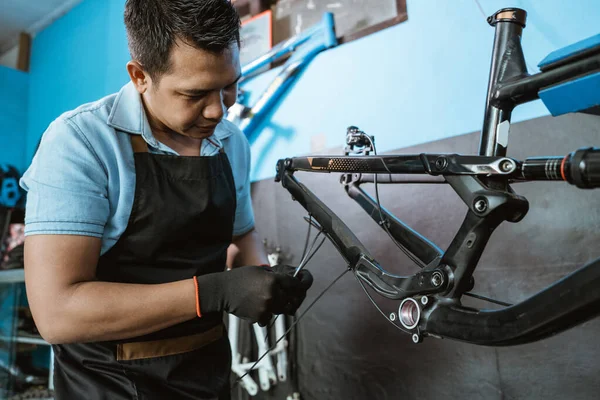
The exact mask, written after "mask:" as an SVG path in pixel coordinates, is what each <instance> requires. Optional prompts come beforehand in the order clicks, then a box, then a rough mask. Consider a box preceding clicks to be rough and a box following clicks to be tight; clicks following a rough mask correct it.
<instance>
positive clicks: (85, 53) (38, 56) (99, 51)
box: [25, 0, 129, 162]
mask: <svg viewBox="0 0 600 400" xmlns="http://www.w3.org/2000/svg"><path fill="white" fill-rule="evenodd" d="M124 4H125V1H124V0H84V1H83V2H82V3H80V4H79V5H77V6H76V7H75V8H73V9H72V10H71V11H70V12H69V13H67V14H66V15H65V16H64V17H62V18H60V19H59V20H58V21H56V22H55V23H53V24H52V25H51V26H49V27H48V28H46V29H45V30H44V31H43V32H41V33H40V34H38V35H37V36H36V38H35V39H34V41H33V45H32V52H31V67H30V82H31V86H30V90H29V110H30V111H31V112H30V113H29V118H28V122H29V124H28V131H27V143H26V153H25V154H26V159H27V161H28V162H29V161H31V157H32V156H33V153H34V151H35V149H36V147H37V144H38V141H39V139H40V137H41V135H42V133H43V132H44V130H46V128H47V127H48V124H49V123H50V122H52V120H54V119H55V118H56V117H57V116H59V115H60V114H62V113H63V112H65V111H68V110H71V109H73V108H75V107H77V106H79V105H81V104H83V103H87V102H90V101H94V100H97V99H99V98H101V97H103V96H105V95H107V94H110V93H112V92H114V91H117V90H118V89H119V88H120V86H121V85H122V84H123V83H124V82H126V81H127V77H126V71H125V63H126V62H127V61H128V60H129V54H128V53H127V52H126V50H127V42H126V38H125V28H124V25H123V22H122V20H123V6H124ZM113 6H116V7H113ZM114 9H118V13H113V12H112V11H113V10H114ZM119 29H122V34H121V32H120V31H119ZM123 50H125V53H123ZM117 57H118V58H119V61H118V62H115V59H116V58H117ZM117 63H118V64H119V65H120V66H121V70H122V74H121V75H120V76H122V77H123V78H122V79H120V81H119V84H116V83H115V82H116V81H117V79H116V78H115V76H116V75H118V74H115V73H114V72H115V67H114V66H115V65H116V64H117Z"/></svg>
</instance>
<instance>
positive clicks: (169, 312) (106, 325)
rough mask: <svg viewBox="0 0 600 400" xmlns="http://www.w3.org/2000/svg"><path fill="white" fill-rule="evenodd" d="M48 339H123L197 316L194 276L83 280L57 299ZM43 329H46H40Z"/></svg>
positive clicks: (58, 340) (82, 340)
mask: <svg viewBox="0 0 600 400" xmlns="http://www.w3.org/2000/svg"><path fill="white" fill-rule="evenodd" d="M57 300H59V303H58V304H60V307H56V308H55V309H54V312H53V313H52V315H48V316H46V317H48V318H52V319H53V322H52V321H46V326H47V325H48V324H49V323H50V324H52V326H53V328H52V329H51V332H50V334H49V335H48V336H49V337H47V338H46V339H47V340H49V341H52V342H58V343H69V342H95V341H105V340H119V339H125V338H130V337H135V336H139V335H144V334H147V333H151V332H154V331H157V330H160V329H163V328H166V327H169V326H171V325H175V324H177V323H180V322H184V321H187V320H190V319H192V318H195V317H196V295H195V288H194V282H193V280H192V279H188V280H184V281H178V282H172V283H165V284H159V285H137V284H125V283H111V282H98V281H90V282H81V283H78V284H74V285H72V286H71V287H70V288H69V290H67V291H66V292H64V293H63V294H62V295H61V296H60V298H59V299H57ZM42 333H43V332H42Z"/></svg>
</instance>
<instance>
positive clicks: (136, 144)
mask: <svg viewBox="0 0 600 400" xmlns="http://www.w3.org/2000/svg"><path fill="white" fill-rule="evenodd" d="M131 147H132V148H133V152H134V153H147V152H148V144H147V143H146V141H145V140H144V138H143V137H142V135H131Z"/></svg>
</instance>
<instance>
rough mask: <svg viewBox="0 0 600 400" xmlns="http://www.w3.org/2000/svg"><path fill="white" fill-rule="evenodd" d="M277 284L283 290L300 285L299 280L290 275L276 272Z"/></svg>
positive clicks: (296, 287) (293, 288) (292, 288)
mask: <svg viewBox="0 0 600 400" xmlns="http://www.w3.org/2000/svg"><path fill="white" fill-rule="evenodd" d="M276 276H277V277H276V279H277V284H278V286H279V287H280V288H281V289H283V290H284V291H289V290H295V289H298V288H299V287H300V280H299V279H297V278H294V277H292V276H291V275H285V274H281V273H278V274H276Z"/></svg>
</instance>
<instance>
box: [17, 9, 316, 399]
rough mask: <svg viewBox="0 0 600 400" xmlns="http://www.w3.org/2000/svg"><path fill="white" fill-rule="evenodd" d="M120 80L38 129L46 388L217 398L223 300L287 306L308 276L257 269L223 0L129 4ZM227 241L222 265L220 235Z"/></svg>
mask: <svg viewBox="0 0 600 400" xmlns="http://www.w3.org/2000/svg"><path fill="white" fill-rule="evenodd" d="M125 25H126V28H127V34H128V39H129V47H130V52H131V55H132V61H130V62H129V63H128V64H127V71H128V73H129V76H130V78H131V82H130V83H128V84H127V85H126V86H124V87H123V88H122V89H121V91H120V92H119V93H117V94H114V95H111V96H108V97H106V98H103V99H101V100H99V101H97V102H95V103H91V104H86V105H83V106H81V107H79V108H77V109H76V110H73V111H71V112H67V113H65V114H63V115H62V116H60V117H59V118H58V119H57V120H55V121H54V122H53V123H52V124H51V125H50V126H49V128H48V129H47V131H46V132H45V133H44V135H43V138H42V141H41V144H40V146H39V149H38V152H37V154H36V156H35V157H34V160H33V162H32V165H31V166H30V168H29V169H28V171H27V172H26V173H25V175H24V177H23V179H22V182H21V184H22V186H23V187H24V188H25V189H26V190H28V197H27V206H26V235H27V236H26V242H25V271H26V285H27V294H28V298H29V302H30V305H31V310H32V313H33V315H34V318H35V321H36V324H37V326H38V329H39V331H40V332H41V334H42V336H43V337H44V338H45V339H46V340H47V341H49V342H50V343H52V344H53V349H54V354H55V375H54V379H55V381H54V382H55V388H56V397H57V399H69V400H71V399H88V400H92V399H110V400H118V399H217V398H218V399H223V398H228V397H229V394H228V389H229V371H230V361H231V354H230V348H229V342H228V341H227V335H225V334H224V332H223V325H222V320H223V318H222V317H223V315H222V312H223V311H227V312H230V313H233V314H235V315H237V316H238V317H240V318H244V319H246V320H248V321H250V322H259V323H261V324H263V325H264V324H266V323H267V322H268V321H269V320H270V318H271V317H272V315H273V314H282V313H286V314H293V313H294V312H295V311H296V309H297V308H298V307H299V306H300V304H301V303H302V301H303V299H304V297H305V295H306V291H307V290H308V288H309V287H310V285H311V283H312V277H311V275H310V274H309V273H308V272H303V273H301V274H299V275H298V277H293V276H292V271H293V269H292V268H291V267H288V266H276V267H274V268H273V269H270V268H268V267H266V266H264V265H265V264H267V258H266V255H265V252H264V249H263V246H262V243H261V241H260V240H259V236H258V235H257V233H256V232H255V231H254V229H253V227H254V217H253V212H252V206H251V199H250V191H249V185H250V182H249V159H250V153H249V145H248V142H247V141H246V139H245V137H244V136H243V135H242V134H241V132H240V131H239V130H238V129H237V128H236V127H235V126H233V125H231V124H230V123H229V122H228V121H226V120H224V119H223V116H224V113H225V111H226V110H227V108H228V107H230V106H231V105H232V104H233V103H234V102H235V99H236V93H237V82H238V79H239V78H240V70H241V69H240V63H239V26H240V21H239V17H238V15H237V13H236V11H235V10H234V8H233V7H232V6H231V4H230V3H229V1H227V0H128V1H127V3H126V6H125ZM231 243H233V244H234V245H235V246H236V247H237V248H238V249H239V255H238V257H237V258H236V260H235V261H236V264H237V265H242V266H245V267H241V268H235V269H233V270H232V271H227V272H225V271H224V268H225V264H226V254H227V248H228V246H229V245H230V244H231Z"/></svg>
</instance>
